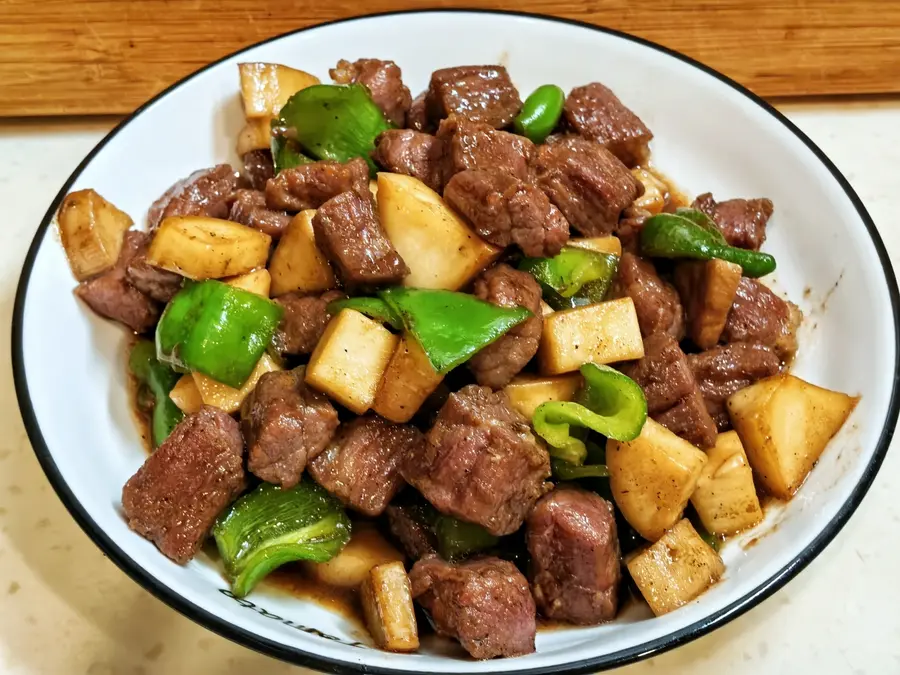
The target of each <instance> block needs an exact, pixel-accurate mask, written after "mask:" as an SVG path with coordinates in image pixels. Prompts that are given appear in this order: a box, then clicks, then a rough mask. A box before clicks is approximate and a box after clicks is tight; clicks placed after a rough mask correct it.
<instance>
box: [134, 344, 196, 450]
mask: <svg viewBox="0 0 900 675" xmlns="http://www.w3.org/2000/svg"><path fill="white" fill-rule="evenodd" d="M128 369H129V370H130V371H131V373H132V374H133V375H134V376H135V377H136V378H137V379H138V381H139V382H140V383H141V384H143V385H146V387H147V389H149V390H150V393H151V394H152V396H153V413H152V415H151V423H150V432H151V434H150V435H151V436H152V440H153V447H154V448H156V447H158V446H159V445H160V444H161V443H162V442H163V441H164V440H166V439H167V438H168V437H169V434H171V433H172V429H174V428H175V427H176V426H178V423H179V422H180V421H181V420H182V419H184V413H183V412H181V410H180V409H179V408H178V406H177V405H175V402H174V401H173V400H172V399H171V398H169V392H170V391H172V387H174V386H175V383H176V382H178V379H179V378H180V377H181V375H179V374H178V373H176V372H175V371H174V370H172V369H171V368H168V367H167V366H164V365H163V364H161V363H160V362H159V360H158V359H157V358H156V345H154V344H153V343H152V342H150V341H149V340H140V341H139V342H136V343H135V345H134V347H132V348H131V354H130V355H129V357H128Z"/></svg>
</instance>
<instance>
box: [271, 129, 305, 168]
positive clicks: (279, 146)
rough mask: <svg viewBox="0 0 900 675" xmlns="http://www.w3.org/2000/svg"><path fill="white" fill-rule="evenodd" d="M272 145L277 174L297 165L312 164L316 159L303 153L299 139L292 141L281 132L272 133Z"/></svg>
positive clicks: (273, 161)
mask: <svg viewBox="0 0 900 675" xmlns="http://www.w3.org/2000/svg"><path fill="white" fill-rule="evenodd" d="M273 122H274V120H273ZM270 147H271V149H272V163H273V164H274V165H275V175H276V176H277V175H278V174H279V173H281V171H282V170H284V169H293V168H294V167H296V166H303V165H304V164H311V163H312V162H313V161H315V160H313V159H310V158H309V157H307V156H306V155H304V154H303V151H302V150H301V149H300V146H299V145H298V143H297V141H292V140H290V139H288V138H285V137H284V136H281V135H280V134H272V142H271V144H270Z"/></svg>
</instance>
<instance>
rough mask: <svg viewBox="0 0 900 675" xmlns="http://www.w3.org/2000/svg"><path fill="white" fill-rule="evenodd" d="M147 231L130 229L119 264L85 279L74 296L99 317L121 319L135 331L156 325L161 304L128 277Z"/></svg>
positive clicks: (142, 245)
mask: <svg viewBox="0 0 900 675" xmlns="http://www.w3.org/2000/svg"><path fill="white" fill-rule="evenodd" d="M146 241H147V234H145V233H144V232H136V231H134V230H129V231H128V232H126V233H125V241H124V243H123V244H122V251H121V252H120V253H119V260H118V261H117V262H116V266H115V267H113V268H112V269H111V270H109V271H107V272H104V273H103V274H101V275H99V276H96V277H94V278H93V279H88V280H87V281H82V282H81V283H80V284H78V286H77V288H76V289H75V295H76V296H78V297H79V298H81V299H82V300H84V302H85V303H86V304H87V305H88V307H90V308H91V309H92V310H94V311H95V312H97V314H99V315H100V316H103V317H106V318H107V319H112V320H113V321H118V322H119V323H121V324H124V325H126V326H128V328H130V329H131V330H133V331H134V332H135V333H145V332H147V331H148V330H150V329H151V328H153V327H154V326H155V325H156V322H157V320H158V319H159V314H160V307H159V305H158V304H157V303H156V301H155V300H153V298H151V297H150V296H149V295H145V294H144V293H142V292H141V291H139V290H138V289H137V288H135V287H134V286H132V285H131V284H130V283H129V282H128V279H127V276H126V270H127V269H128V265H129V264H130V263H131V262H132V261H133V260H135V257H136V256H137V255H138V252H139V251H140V250H141V248H142V247H144V246H145V245H146Z"/></svg>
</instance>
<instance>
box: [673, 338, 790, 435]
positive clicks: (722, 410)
mask: <svg viewBox="0 0 900 675" xmlns="http://www.w3.org/2000/svg"><path fill="white" fill-rule="evenodd" d="M688 365H690V367H691V371H692V372H693V373H694V379H696V380H697V385H698V386H699V387H700V393H701V394H702V395H703V400H704V401H706V408H707V410H708V411H709V413H710V415H712V418H713V420H715V422H716V426H717V427H718V428H719V431H727V430H728V429H729V428H730V427H731V420H730V419H729V418H728V411H727V409H726V407H725V401H726V400H727V399H728V397H729V396H731V395H732V394H733V393H735V392H736V391H739V390H741V389H743V388H744V387H749V386H750V385H751V384H753V383H754V382H756V381H757V380H761V379H762V378H764V377H769V376H771V375H774V374H775V373H777V372H778V371H780V370H781V359H779V358H778V355H777V354H775V352H774V351H773V350H772V349H771V348H770V347H766V346H765V345H759V344H753V343H750V342H735V343H733V344H730V345H723V346H720V347H715V348H713V349H708V350H706V351H705V352H702V353H700V354H690V355H689V356H688Z"/></svg>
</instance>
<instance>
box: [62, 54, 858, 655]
mask: <svg viewBox="0 0 900 675" xmlns="http://www.w3.org/2000/svg"><path fill="white" fill-rule="evenodd" d="M330 74H331V77H332V79H333V80H334V82H335V84H322V83H320V81H319V80H318V79H317V78H316V77H314V76H313V75H310V74H307V73H305V72H302V71H299V70H294V69H292V68H288V67H285V66H281V65H274V64H262V63H247V64H242V65H241V66H240V89H241V95H242V98H243V104H244V112H245V114H246V125H245V127H244V128H243V129H242V130H241V132H240V135H239V138H238V152H239V154H240V156H241V157H242V160H243V167H242V169H241V171H236V170H235V169H234V168H233V167H231V166H229V165H227V164H220V165H218V166H215V167H213V168H209V169H203V170H200V171H198V172H196V173H194V174H192V175H191V176H188V177H187V178H185V179H183V180H181V181H179V182H177V183H175V184H174V185H173V186H172V187H171V188H170V189H169V190H168V191H166V192H165V194H163V195H162V196H161V197H160V198H159V199H158V200H157V201H156V202H155V203H154V204H153V205H152V206H150V209H149V212H148V215H147V224H146V228H139V229H136V228H134V227H133V221H132V219H131V218H130V217H129V216H128V215H126V214H125V213H123V212H122V211H120V210H119V209H117V208H116V207H115V206H114V205H113V204H111V203H109V202H108V201H106V200H105V199H104V198H103V197H101V196H100V195H99V194H97V193H96V192H94V191H93V190H82V191H79V192H75V193H72V194H70V195H68V197H67V198H66V199H65V201H64V202H63V204H62V206H61V208H60V211H59V215H58V220H59V228H60V234H61V239H62V243H63V245H64V247H65V249H66V253H67V255H68V259H69V262H70V264H71V267H72V270H73V272H74V274H75V276H76V277H77V279H78V281H79V282H80V283H79V285H78V287H77V289H76V291H75V293H76V295H77V296H78V297H79V298H80V299H81V300H83V301H84V302H85V303H86V304H87V305H88V306H89V307H90V308H91V309H93V310H94V311H95V312H96V313H98V314H100V315H101V316H104V317H107V318H109V319H112V320H115V321H118V322H119V323H121V324H123V325H124V326H125V327H127V328H128V329H130V330H131V331H133V332H134V333H136V334H138V336H139V338H138V341H137V342H136V344H135V345H134V347H133V349H132V350H131V353H130V360H129V369H130V372H131V373H132V374H133V376H134V378H135V379H136V380H137V382H138V383H139V393H138V396H137V399H138V405H139V406H140V407H141V409H142V410H143V411H144V412H145V413H146V414H147V415H148V416H149V420H150V424H149V430H150V435H151V436H152V446H153V448H154V450H153V451H152V453H151V454H150V455H149V456H148V458H147V459H146V461H145V462H144V465H143V466H142V467H141V468H140V469H139V470H138V472H137V473H136V474H135V475H134V476H133V477H132V478H131V479H130V480H129V481H128V483H127V484H126V485H125V487H124V489H123V491H122V506H123V512H124V517H125V518H126V519H127V522H128V524H129V526H130V527H131V529H133V530H134V531H135V532H137V533H138V534H140V535H142V536H144V537H146V538H147V539H149V540H151V541H152V542H153V543H154V544H156V546H157V547H158V548H159V550H160V551H161V552H162V553H163V554H164V555H166V556H168V557H169V558H170V559H172V560H173V561H174V562H176V563H179V564H184V563H187V562H188V561H189V560H191V559H192V558H193V557H194V556H195V555H196V554H197V552H198V551H199V550H200V548H201V546H202V545H203V544H204V542H205V541H206V540H207V538H208V537H210V536H212V537H213V538H214V540H215V544H216V547H217V549H218V553H219V555H220V556H221V559H222V563H223V566H224V570H225V574H226V575H227V577H228V579H229V581H230V583H231V585H232V590H233V593H234V594H235V596H237V597H243V596H245V595H247V594H248V593H251V592H253V589H254V588H255V587H256V585H257V584H258V583H259V582H260V580H262V579H263V578H264V577H266V575H268V574H269V573H270V572H272V571H273V570H275V569H276V568H278V567H280V566H283V565H285V564H288V563H298V561H302V562H301V563H300V564H298V565H294V566H293V567H302V569H304V570H306V572H307V573H309V574H311V575H313V577H314V578H317V579H321V580H322V583H333V584H337V585H340V586H343V587H348V588H355V589H358V593H359V598H360V603H361V607H362V608H363V610H364V614H365V621H366V623H367V625H368V627H369V630H370V632H371V635H372V640H373V642H374V643H375V644H376V645H377V646H379V647H381V648H384V649H388V650H394V651H413V650H416V649H417V648H418V645H419V634H420V631H423V630H426V628H427V625H428V624H430V625H431V627H432V628H433V629H434V630H435V631H436V632H437V633H438V634H440V635H444V636H448V637H450V638H453V639H456V640H458V641H459V642H460V644H461V645H462V647H463V648H464V649H465V650H466V651H468V652H469V654H471V655H472V656H473V657H474V658H477V659H487V658H493V657H497V656H515V655H521V654H527V653H529V652H532V651H534V648H535V647H534V644H535V631H536V624H537V620H538V617H544V618H547V619H551V620H553V621H557V622H569V623H572V624H578V625H592V624H599V623H602V622H606V621H610V620H612V619H614V618H615V616H616V613H617V610H618V607H619V605H620V600H621V598H622V594H623V593H624V592H625V590H624V589H625V584H627V583H628V579H629V578H630V579H631V580H632V581H633V583H634V586H636V588H637V589H638V590H639V592H640V594H641V595H643V597H644V598H645V599H646V601H647V603H648V604H649V605H650V608H651V609H652V610H653V612H654V613H656V614H657V615H659V614H663V613H665V612H669V611H671V610H674V609H677V608H678V607H681V606H682V605H684V604H686V603H688V602H691V601H692V600H694V599H695V598H697V597H698V596H699V595H700V594H702V593H703V592H704V591H705V590H706V589H708V588H709V587H710V586H711V585H713V584H714V583H716V581H717V580H718V579H719V578H720V577H721V576H722V574H723V572H724V565H723V562H722V559H721V558H720V556H719V553H718V546H719V542H720V540H721V539H723V538H724V537H727V536H729V535H733V534H735V533H738V532H741V531H743V530H746V529H748V528H752V527H754V526H756V525H757V524H759V523H760V522H761V521H762V519H763V511H762V508H761V506H760V496H761V495H763V494H768V495H771V496H773V497H775V498H779V499H790V498H791V496H792V495H793V494H794V493H795V492H796V491H797V489H798V488H799V487H800V485H801V484H802V483H803V481H804V480H805V478H806V476H807V474H808V473H809V472H810V470H811V469H812V467H813V465H814V464H815V463H816V461H817V460H818V458H819V457H820V455H821V453H822V451H823V450H824V448H825V446H826V444H827V443H828V442H829V440H830V439H831V438H832V437H833V436H834V435H835V434H836V433H837V431H838V430H839V429H840V428H841V426H842V425H843V424H844V422H845V420H846V419H847V417H848V415H849V414H850V413H851V411H852V410H853V408H854V406H855V405H856V403H857V398H856V397H852V396H849V395H846V394H843V393H839V392H834V391H829V390H827V389H823V388H821V387H818V386H815V385H813V384H810V383H807V382H804V381H803V380H801V379H799V378H797V377H795V376H793V375H791V374H790V373H789V372H788V369H787V368H788V366H789V365H790V363H791V361H792V359H793V357H794V355H795V353H796V351H797V338H796V334H797V328H798V325H799V324H800V321H801V314H800V310H799V309H798V308H797V306H796V305H794V304H792V303H791V302H788V301H787V300H784V299H782V298H781V297H780V296H779V295H778V294H776V293H775V292H773V291H772V290H770V288H768V287H767V286H766V284H765V283H764V282H763V281H761V280H760V278H761V277H765V276H766V275H767V274H769V273H771V272H772V271H773V270H774V269H775V265H776V261H775V259H774V258H773V257H772V256H771V255H769V254H767V253H764V252H762V251H761V250H760V248H761V247H762V245H763V243H764V241H765V238H766V227H767V223H768V221H769V219H770V217H771V216H772V213H773V204H772V202H771V201H770V200H768V199H765V198H754V199H744V198H733V199H728V200H725V201H717V200H716V199H715V198H714V197H713V195H711V194H709V193H707V194H703V195H700V196H699V197H697V198H696V199H694V200H693V202H692V203H691V202H689V201H687V200H685V199H684V198H682V197H681V196H680V195H679V193H677V192H676V191H674V190H673V189H672V188H671V187H670V186H669V184H668V183H667V181H666V180H665V179H664V178H662V177H661V176H660V175H659V174H658V173H656V172H655V171H654V170H653V169H652V168H651V166H650V163H649V143H650V140H651V139H652V133H651V131H650V130H649V129H648V128H647V127H646V126H645V125H644V123H643V122H642V121H641V120H640V119H639V117H638V116H637V115H636V114H635V113H634V112H632V111H631V110H629V109H628V108H627V107H626V106H625V105H624V104H623V103H622V102H621V101H620V100H619V99H618V98H617V97H616V95H615V94H614V93H613V92H612V91H610V90H609V89H608V88H607V87H605V86H604V85H603V84H600V83H597V82H594V83H591V84H587V85H585V86H581V87H576V88H575V89H573V90H572V91H571V92H569V94H568V95H566V94H565V93H564V92H563V91H562V90H561V89H560V88H559V87H557V86H554V85H545V86H542V87H540V88H538V89H537V90H535V91H534V92H533V93H532V94H531V95H530V96H528V97H527V98H526V99H525V100H524V101H522V100H521V98H520V94H519V92H518V91H517V89H516V87H515V85H514V84H513V82H512V80H511V79H510V76H509V74H508V73H507V71H506V69H505V68H503V67H502V66H463V67H459V68H444V69H441V70H438V71H435V72H434V73H433V74H432V76H431V81H430V84H429V86H428V89H427V90H426V91H424V92H423V93H422V94H420V95H419V96H418V97H416V98H415V99H414V98H413V97H412V96H411V95H410V91H409V89H408V88H407V87H406V86H405V85H404V84H403V82H402V80H401V72H400V69H399V68H398V67H397V65H396V64H394V63H393V62H392V61H380V60H375V59H362V60H359V61H356V62H355V63H349V62H346V61H341V62H340V63H338V65H337V67H336V68H334V69H333V70H331V71H330ZM123 395H125V394H124V392H123ZM373 540H374V541H375V542H376V545H375V546H374V548H373V547H372V546H370V545H369V544H371V542H372V541H373ZM366 542H369V544H366ZM367 551H368V552H367ZM372 551H375V552H374V553H373V552H372ZM391 552H393V553H391ZM416 605H418V606H419V608H420V610H421V611H419V612H418V616H419V619H418V621H417V611H416V608H415V607H416ZM422 617H427V621H425V620H423V618H422Z"/></svg>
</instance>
